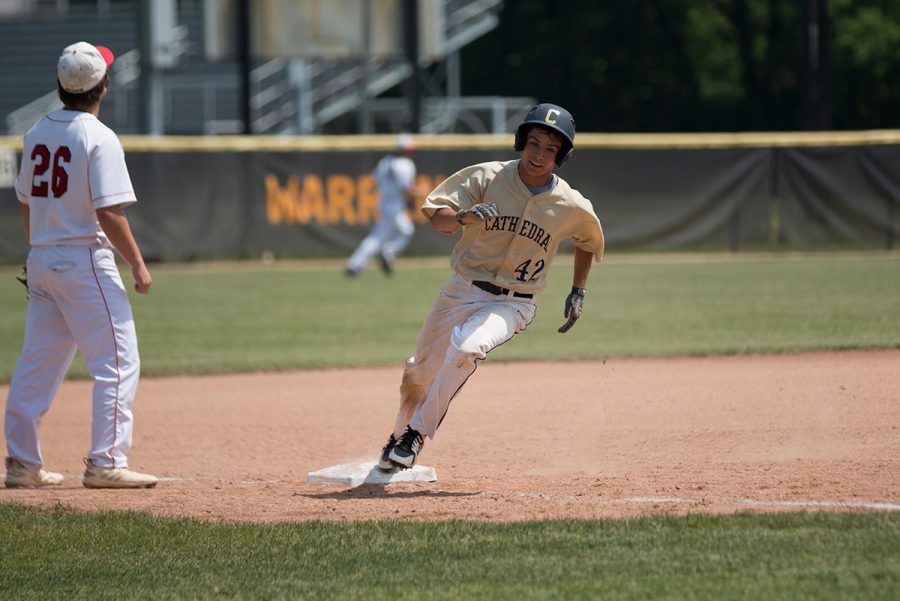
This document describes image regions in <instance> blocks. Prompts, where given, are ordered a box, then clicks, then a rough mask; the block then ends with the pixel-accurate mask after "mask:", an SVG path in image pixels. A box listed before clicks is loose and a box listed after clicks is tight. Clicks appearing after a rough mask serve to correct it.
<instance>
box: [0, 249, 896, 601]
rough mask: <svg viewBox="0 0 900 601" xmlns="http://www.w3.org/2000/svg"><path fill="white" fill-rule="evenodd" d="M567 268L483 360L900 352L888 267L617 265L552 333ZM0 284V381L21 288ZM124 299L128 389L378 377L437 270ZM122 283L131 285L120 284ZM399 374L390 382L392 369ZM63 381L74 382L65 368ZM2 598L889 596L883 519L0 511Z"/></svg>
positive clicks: (642, 261) (188, 273) (872, 262)
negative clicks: (287, 517)
mask: <svg viewBox="0 0 900 601" xmlns="http://www.w3.org/2000/svg"><path fill="white" fill-rule="evenodd" d="M570 269H571V267H570V263H566V261H564V260H563V261H561V263H560V264H558V265H557V266H556V267H555V270H554V272H553V273H552V274H551V275H552V281H551V287H550V288H549V289H548V291H547V292H546V293H544V295H543V296H542V297H541V302H540V308H539V311H538V316H537V319H536V320H535V322H534V323H533V324H532V326H530V327H529V329H528V330H527V331H526V332H524V333H523V334H522V335H520V336H519V337H518V338H517V339H516V341H515V343H514V344H510V345H506V346H504V347H501V348H500V349H498V350H497V351H496V352H495V353H493V354H492V355H491V361H498V360H507V361H512V360H526V359H530V360H546V359H551V360H574V359H594V358H605V357H613V356H658V355H684V354H697V355H703V354H716V353H762V352H774V353H786V352H796V351H811V350H831V349H855V348H900V256H898V255H896V254H892V255H885V254H882V253H871V254H859V255H828V254H821V255H815V256H811V257H782V258H777V257H769V256H741V257H740V258H733V257H730V256H721V255H712V256H707V257H705V258H704V259H703V260H696V258H690V257H677V256H676V257H668V258H665V257H663V258H649V257H640V256H637V257H623V258H622V259H620V260H617V259H616V258H615V257H613V258H610V260H609V261H608V262H607V263H605V264H602V265H596V266H595V267H594V272H593V273H592V275H591V278H590V281H589V284H588V296H587V299H586V303H585V314H584V317H583V318H582V320H581V321H580V322H579V323H578V324H577V325H576V326H575V328H574V329H573V330H572V331H571V332H569V333H568V334H566V335H564V336H563V335H560V334H557V333H556V328H557V327H558V326H559V324H560V323H562V305H563V299H564V297H565V295H566V293H567V292H568V287H569V283H570ZM14 273H15V271H14V270H13V269H12V268H6V269H3V270H0V308H2V310H3V314H4V315H5V316H6V319H5V320H3V322H2V323H0V340H2V344H0V381H8V380H9V377H10V375H11V373H12V370H13V367H14V362H15V358H16V356H17V354H18V350H19V347H20V345H21V339H22V332H23V321H24V314H25V308H26V304H25V299H24V290H23V289H22V288H21V286H19V284H18V283H17V282H15V280H14V279H13V277H12V276H13V275H14ZM153 275H154V282H155V283H154V288H153V291H152V293H151V294H150V295H149V296H146V297H137V296H135V297H133V301H134V307H135V313H136V319H137V324H138V333H139V337H140V346H141V353H142V360H143V373H144V375H145V376H158V375H165V374H193V373H215V372H233V371H256V370H260V371H265V370H283V369H298V368H299V369H304V368H317V367H328V366H347V365H377V364H396V365H397V366H398V370H399V369H400V367H399V366H400V365H401V363H402V361H403V360H404V359H405V358H406V357H407V356H408V355H409V354H411V353H412V351H413V348H414V344H415V338H416V334H417V332H418V328H419V326H420V324H421V321H422V319H423V318H424V317H425V315H426V314H427V312H428V310H429V307H430V305H431V302H432V300H433V298H434V296H435V295H436V293H437V291H438V289H439V288H440V286H441V285H442V284H443V282H444V281H445V280H446V279H447V277H448V275H449V270H448V268H447V266H446V262H445V261H430V260H422V261H418V260H408V261H403V262H402V263H401V265H400V269H399V270H398V272H397V274H396V275H395V277H394V278H392V279H390V280H388V279H385V278H384V277H382V276H381V275H380V274H379V273H378V272H377V271H376V270H375V269H371V270H370V271H367V272H366V273H364V274H363V275H362V277H360V278H358V279H356V280H347V279H345V278H344V277H343V275H342V273H341V264H340V263H338V262H333V263H328V262H325V263H321V262H319V263H287V264H280V263H279V264H275V265H272V266H263V265H260V264H241V265H181V266H179V265H172V266H169V265H162V266H156V267H155V268H153ZM129 283H130V281H129ZM398 374H399V371H398ZM71 375H73V376H75V377H82V376H83V375H84V368H83V364H82V363H81V362H80V361H78V362H76V364H75V366H74V367H73V370H72V372H71ZM0 524H2V525H3V536H0V558H2V560H0V598H2V599H7V598H9V599H76V598H81V599H122V598H131V599H214V598H231V599H366V600H368V599H423V598H427V599H460V600H462V599H465V600H469V599H604V600H607V599H635V600H646V599H671V600H682V599H715V600H724V599H766V600H768V599H810V600H812V599H815V600H821V599H835V600H847V599H860V600H863V599H865V600H870V599H892V598H895V597H896V595H897V591H898V590H900V544H898V541H900V512H870V513H799V512H798V513H789V514H775V515H750V514H746V515H733V516H689V517H682V518H661V517H660V518H644V519H638V520H621V521H605V520H600V521H584V522H575V521H548V522H530V523H513V524H482V523H467V522H438V523H409V522H392V521H383V522H368V523H358V524H357V523H354V524H342V523H328V522H313V523H301V524H276V525H252V524H247V525H229V524H212V523H203V522H199V521H191V520H167V519H161V518H154V517H149V516H146V515H140V514H131V513H105V514H100V515H81V514H76V513H73V512H70V511H68V510H65V509H62V508H57V509H47V510H36V509H33V508H27V507H21V506H18V505H14V504H10V503H0Z"/></svg>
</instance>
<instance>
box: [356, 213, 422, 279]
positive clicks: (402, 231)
mask: <svg viewBox="0 0 900 601" xmlns="http://www.w3.org/2000/svg"><path fill="white" fill-rule="evenodd" d="M414 231H415V226H414V225H413V222H412V220H411V219H410V218H409V215H407V214H406V212H400V213H395V214H393V215H385V216H384V217H383V218H382V220H381V221H379V222H378V223H376V224H375V227H373V228H372V231H371V232H369V235H368V236H366V237H365V238H364V239H363V241H362V242H360V243H359V246H358V247H357V249H356V250H355V251H354V252H353V254H352V255H351V256H350V259H348V261H347V269H349V270H350V271H354V272H359V271H362V270H363V269H364V268H365V266H366V265H368V264H369V261H371V260H372V258H373V257H375V255H377V254H378V253H381V254H382V255H384V258H385V259H387V260H388V261H393V260H394V258H395V257H396V256H397V255H399V254H400V252H402V251H403V249H404V248H406V246H407V245H408V244H409V241H410V240H411V239H412V236H413V232H414Z"/></svg>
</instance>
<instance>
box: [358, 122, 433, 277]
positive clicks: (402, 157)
mask: <svg viewBox="0 0 900 601" xmlns="http://www.w3.org/2000/svg"><path fill="white" fill-rule="evenodd" d="M415 150H416V146H415V144H414V142H413V139H412V137H411V136H409V135H408V134H400V135H399V136H397V145H396V149H395V151H394V152H392V153H391V154H388V155H386V156H384V157H383V158H382V159H381V160H380V161H378V164H377V165H376V166H375V169H374V170H373V171H372V176H373V177H374V178H375V181H376V183H377V184H378V192H379V195H380V198H379V201H378V208H379V211H380V212H381V217H380V219H379V220H378V223H376V224H375V227H373V228H372V231H371V232H369V235H368V236H366V237H365V239H363V241H362V242H360V244H359V247H357V249H356V250H355V251H354V253H353V255H351V257H350V259H349V260H348V261H347V272H346V273H347V276H349V277H354V276H356V275H357V274H359V272H360V271H362V270H363V269H365V267H366V265H368V264H369V261H371V260H372V259H373V258H374V257H375V256H376V255H377V256H378V259H379V261H380V262H381V270H382V271H383V272H384V273H385V275H391V274H392V273H393V271H394V259H395V258H396V257H397V255H399V254H400V253H401V252H402V251H403V249H404V248H406V246H407V245H408V244H409V241H410V240H411V239H412V235H413V231H414V230H415V227H414V226H413V222H412V220H411V219H410V218H409V214H408V213H407V208H408V207H409V206H410V204H412V203H413V202H414V201H415V199H416V194H417V190H416V187H415V184H416V164H415V163H414V162H413V160H412V154H413V153H414V152H415Z"/></svg>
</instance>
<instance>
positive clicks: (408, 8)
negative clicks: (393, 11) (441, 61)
mask: <svg viewBox="0 0 900 601" xmlns="http://www.w3.org/2000/svg"><path fill="white" fill-rule="evenodd" d="M403 48H404V51H405V54H406V60H407V62H408V63H409V66H410V67H411V68H412V75H411V76H410V77H409V79H407V80H406V86H405V87H406V98H407V100H408V101H409V112H410V123H409V131H410V132H412V133H419V129H420V128H421V126H422V68H421V66H420V65H419V1H418V0H403Z"/></svg>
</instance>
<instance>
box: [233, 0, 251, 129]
mask: <svg viewBox="0 0 900 601" xmlns="http://www.w3.org/2000/svg"><path fill="white" fill-rule="evenodd" d="M235 15H236V17H237V23H236V24H235V25H236V26H237V31H236V32H235V33H236V35H237V59H238V67H239V69H240V103H241V104H240V111H241V121H242V122H243V126H242V127H243V131H242V133H244V134H252V133H253V123H252V122H251V115H250V93H251V90H250V70H251V68H252V65H251V49H250V0H237V11H235Z"/></svg>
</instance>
